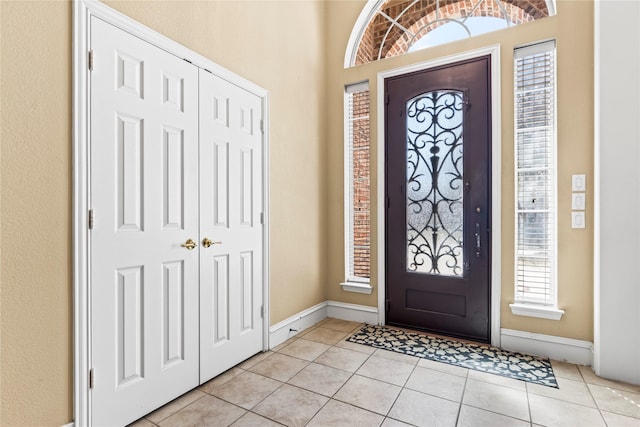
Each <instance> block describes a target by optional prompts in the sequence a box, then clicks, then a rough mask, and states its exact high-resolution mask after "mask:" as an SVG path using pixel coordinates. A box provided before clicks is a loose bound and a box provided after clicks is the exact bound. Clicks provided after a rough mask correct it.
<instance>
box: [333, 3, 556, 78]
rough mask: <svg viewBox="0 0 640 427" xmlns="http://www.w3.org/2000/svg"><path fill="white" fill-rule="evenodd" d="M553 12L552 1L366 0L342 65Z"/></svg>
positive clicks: (467, 35)
mask: <svg viewBox="0 0 640 427" xmlns="http://www.w3.org/2000/svg"><path fill="white" fill-rule="evenodd" d="M554 14H555V6H554V0H370V1H369V3H367V5H366V6H365V8H364V10H363V11H362V13H361V14H360V17H359V18H358V21H357V22H356V25H355V27H354V28H353V32H352V33H351V39H350V40H349V45H348V46H347V53H346V56H345V67H351V66H354V65H360V64H365V63H367V62H371V61H377V60H379V59H384V58H390V57H392V56H397V55H402V54H403V53H407V52H412V51H414V50H417V49H424V48H427V47H430V46H435V45H439V44H442V43H447V42H450V41H454V40H459V39H463V38H467V37H472V36H475V35H478V34H482V33H487V32H489V31H495V30H500V29H503V28H507V27H510V26H514V25H518V24H523V23H525V22H530V21H535V20H537V19H541V18H544V17H547V16H551V15H554Z"/></svg>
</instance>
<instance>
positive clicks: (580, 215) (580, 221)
mask: <svg viewBox="0 0 640 427" xmlns="http://www.w3.org/2000/svg"><path fill="white" fill-rule="evenodd" d="M584 222H585V213H584V212H571V228H585V223H584Z"/></svg>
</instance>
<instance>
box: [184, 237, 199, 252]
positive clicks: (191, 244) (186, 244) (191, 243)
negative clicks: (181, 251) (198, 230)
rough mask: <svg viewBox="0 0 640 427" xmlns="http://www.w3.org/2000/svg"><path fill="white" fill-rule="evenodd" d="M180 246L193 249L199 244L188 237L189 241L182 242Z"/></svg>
mask: <svg viewBox="0 0 640 427" xmlns="http://www.w3.org/2000/svg"><path fill="white" fill-rule="evenodd" d="M180 246H182V247H183V248H187V249H188V250H191V249H194V248H195V247H196V246H198V244H197V243H196V242H194V241H193V239H187V241H186V242H184V243H183V244H181V245H180Z"/></svg>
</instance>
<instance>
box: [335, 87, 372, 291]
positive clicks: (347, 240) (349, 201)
mask: <svg viewBox="0 0 640 427" xmlns="http://www.w3.org/2000/svg"><path fill="white" fill-rule="evenodd" d="M368 90H369V81H362V82H358V83H353V84H347V85H345V91H344V110H343V111H344V119H345V120H344V121H345V126H344V277H345V281H344V282H343V283H340V286H342V290H343V291H346V292H356V293H363V294H371V292H372V291H373V287H372V286H371V284H370V279H368V278H364V277H353V276H352V275H351V274H350V268H351V266H350V260H349V254H350V253H351V240H352V239H353V173H352V170H351V166H352V159H351V155H352V154H351V150H350V146H351V144H350V142H349V141H350V138H351V133H350V126H348V125H347V121H348V119H349V117H347V114H348V112H349V101H348V97H347V96H346V95H347V94H352V93H356V92H363V91H368ZM369 149H371V141H369ZM369 197H371V195H369ZM370 206H371V205H370ZM369 213H370V214H371V212H369Z"/></svg>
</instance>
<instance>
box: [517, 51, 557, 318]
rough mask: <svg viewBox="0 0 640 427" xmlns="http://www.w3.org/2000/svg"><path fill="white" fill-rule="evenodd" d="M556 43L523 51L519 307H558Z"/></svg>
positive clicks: (520, 69) (519, 142) (520, 66)
mask: <svg viewBox="0 0 640 427" xmlns="http://www.w3.org/2000/svg"><path fill="white" fill-rule="evenodd" d="M555 55H556V53H555V41H549V42H544V43H539V44H535V45H531V46H526V47H522V48H518V49H516V50H515V52H514V68H515V79H514V80H515V91H514V94H515V100H514V101H515V145H516V146H515V161H516V165H515V167H516V174H515V179H516V182H515V188H516V209H515V210H516V254H515V261H516V266H515V271H516V280H515V282H516V285H515V286H516V288H515V302H517V303H533V304H542V305H545V306H554V307H555V305H556V246H557V245H556V206H557V205H556V130H555V122H556V120H555V117H556V109H555V104H556V86H555V82H556V78H555V77H556V61H555Z"/></svg>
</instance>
